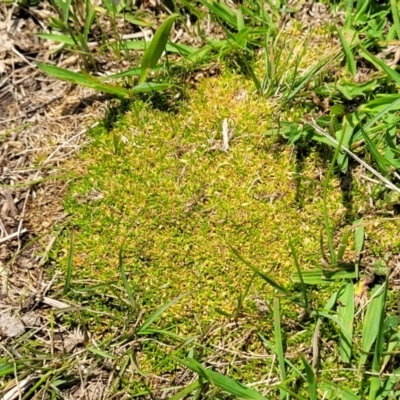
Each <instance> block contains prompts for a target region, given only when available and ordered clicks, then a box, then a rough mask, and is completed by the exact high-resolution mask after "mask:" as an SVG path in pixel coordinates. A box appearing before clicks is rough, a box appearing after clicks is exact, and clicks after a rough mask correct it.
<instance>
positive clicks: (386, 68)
mask: <svg viewBox="0 0 400 400" xmlns="http://www.w3.org/2000/svg"><path fill="white" fill-rule="evenodd" d="M360 55H361V56H362V57H363V58H365V59H366V60H367V61H369V62H370V63H372V64H374V65H375V67H377V68H378V69H381V70H383V71H384V72H385V73H386V74H387V75H388V77H389V78H391V79H392V80H393V81H394V82H396V83H397V84H398V85H400V74H399V73H398V72H396V71H395V70H394V69H392V68H390V67H389V66H388V65H386V64H385V63H384V62H383V61H382V60H380V59H379V58H377V57H375V56H373V55H372V54H370V53H368V51H367V50H365V49H364V48H362V49H361V50H360Z"/></svg>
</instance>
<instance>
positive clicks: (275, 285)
mask: <svg viewBox="0 0 400 400" xmlns="http://www.w3.org/2000/svg"><path fill="white" fill-rule="evenodd" d="M231 251H232V253H233V254H235V256H236V257H237V258H238V259H239V260H240V261H242V263H244V264H245V265H247V266H248V267H249V268H251V269H252V270H253V271H254V272H255V273H257V275H259V276H260V277H261V278H263V279H264V280H265V281H266V282H268V283H269V284H270V285H271V286H272V287H273V288H274V289H276V290H277V291H278V292H279V293H281V294H284V295H286V296H291V295H292V293H291V292H289V291H288V290H287V289H286V288H284V287H283V286H281V285H280V284H279V283H277V282H276V281H274V280H273V279H272V278H270V277H269V276H268V275H266V274H265V273H264V272H262V271H260V270H259V269H258V268H256V267H255V266H254V265H253V264H251V263H250V262H249V261H247V260H245V259H244V258H243V257H242V256H241V255H240V254H239V252H238V251H237V250H235V249H234V248H233V247H231Z"/></svg>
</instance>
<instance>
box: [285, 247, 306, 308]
mask: <svg viewBox="0 0 400 400" xmlns="http://www.w3.org/2000/svg"><path fill="white" fill-rule="evenodd" d="M289 246H290V250H291V252H292V256H293V260H294V265H295V267H296V270H297V273H298V276H299V279H300V284H301V291H302V293H303V299H304V308H305V309H306V312H307V313H308V312H309V311H310V309H309V304H308V296H307V288H306V284H305V283H304V279H303V274H302V272H301V268H300V264H299V260H298V258H297V252H296V248H295V247H294V245H293V243H292V241H291V240H290V239H289Z"/></svg>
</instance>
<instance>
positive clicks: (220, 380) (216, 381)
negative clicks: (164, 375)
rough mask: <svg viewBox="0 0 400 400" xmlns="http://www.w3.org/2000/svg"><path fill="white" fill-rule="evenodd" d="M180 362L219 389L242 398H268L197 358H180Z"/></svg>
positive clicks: (263, 399) (250, 399)
mask: <svg viewBox="0 0 400 400" xmlns="http://www.w3.org/2000/svg"><path fill="white" fill-rule="evenodd" d="M179 362H181V363H182V364H183V365H185V366H186V367H188V368H190V369H191V370H192V371H194V372H196V373H197V374H198V375H199V376H200V377H201V378H202V379H204V380H205V381H207V382H209V383H211V384H212V385H214V386H216V387H218V388H219V389H221V390H223V391H224V392H226V393H229V394H231V395H233V396H236V397H238V398H240V399H246V400H267V399H266V398H265V397H264V396H262V395H261V394H260V393H257V392H256V391H255V390H253V389H251V388H249V387H247V386H245V385H243V384H241V383H239V382H237V381H235V380H233V379H232V378H229V377H227V376H225V375H222V374H220V373H218V372H215V371H211V370H209V369H206V368H204V367H203V366H202V365H201V364H200V363H199V362H197V361H196V360H195V359H188V360H180V359H179Z"/></svg>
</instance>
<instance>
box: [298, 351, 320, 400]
mask: <svg viewBox="0 0 400 400" xmlns="http://www.w3.org/2000/svg"><path fill="white" fill-rule="evenodd" d="M300 357H301V361H302V362H303V365H304V369H305V370H306V375H307V382H308V393H309V394H310V400H317V399H318V394H317V380H316V378H315V374H314V371H313V369H312V368H311V365H310V364H309V363H308V362H307V360H306V359H305V357H304V356H303V355H302V354H300Z"/></svg>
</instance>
